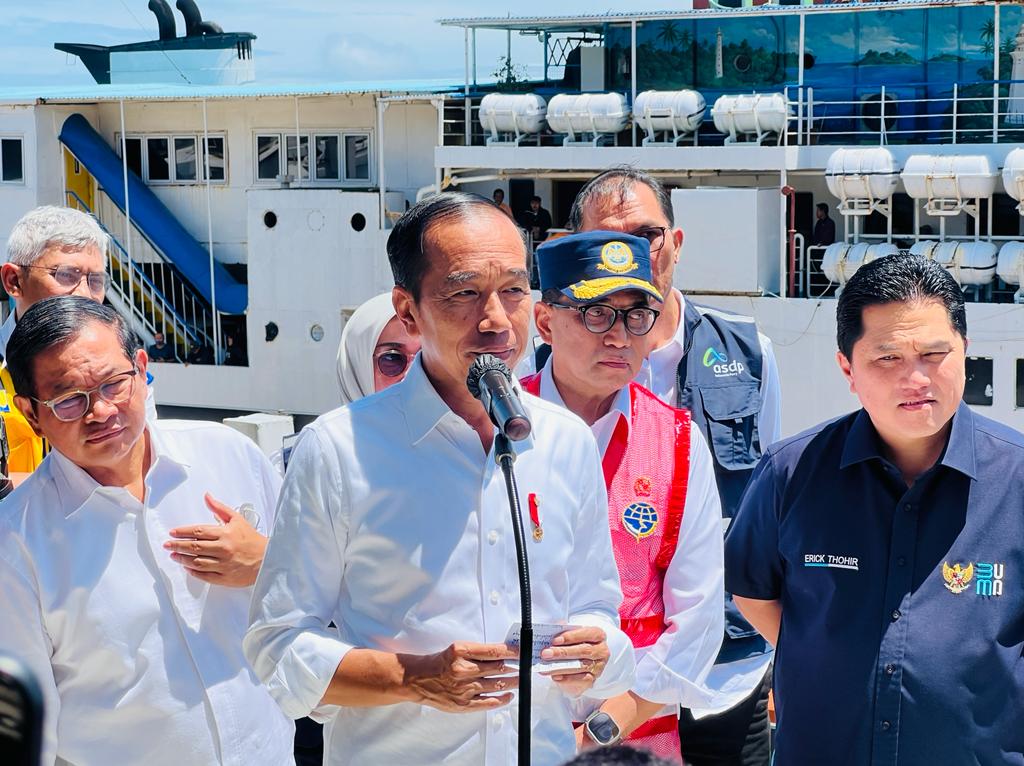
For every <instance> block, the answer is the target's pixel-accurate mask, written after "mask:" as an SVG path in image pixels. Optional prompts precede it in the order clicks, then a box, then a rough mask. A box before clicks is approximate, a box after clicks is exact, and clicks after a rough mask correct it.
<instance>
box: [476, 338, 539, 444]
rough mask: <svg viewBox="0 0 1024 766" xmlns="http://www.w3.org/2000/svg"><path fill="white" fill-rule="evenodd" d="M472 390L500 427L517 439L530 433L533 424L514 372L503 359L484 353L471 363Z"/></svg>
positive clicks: (523, 437) (513, 439) (505, 434)
mask: <svg viewBox="0 0 1024 766" xmlns="http://www.w3.org/2000/svg"><path fill="white" fill-rule="evenodd" d="M466 386H468V388H469V393H471V394H473V396H474V397H475V398H477V399H479V400H480V403H481V404H482V405H483V406H484V409H485V410H487V414H488V415H489V416H490V418H491V422H492V423H494V425H495V427H496V428H497V429H498V431H500V432H501V434H502V435H503V436H505V437H506V438H508V439H510V440H512V441H514V442H517V441H522V440H523V439H525V438H526V437H527V436H529V435H530V431H531V430H532V428H533V426H532V425H531V424H530V417H529V416H528V415H527V414H526V410H525V409H523V405H522V402H520V401H519V395H518V394H517V393H516V390H515V388H513V387H512V373H511V372H509V369H508V367H507V366H506V365H505V363H504V362H503V361H501V360H500V359H498V357H496V356H492V355H491V354H481V355H480V356H478V357H477V358H476V360H475V361H474V362H473V364H472V365H470V367H469V375H468V377H467V378H466Z"/></svg>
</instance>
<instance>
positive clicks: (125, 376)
mask: <svg viewBox="0 0 1024 766" xmlns="http://www.w3.org/2000/svg"><path fill="white" fill-rule="evenodd" d="M138 374H139V370H138V368H137V367H133V368H132V369H130V370H127V371H125V372H119V373H117V374H116V375H111V376H110V377H109V378H107V379H106V380H104V381H103V382H102V383H100V384H99V385H98V386H96V387H95V388H90V389H88V390H85V391H68V392H66V393H63V394H61V395H60V396H57V397H54V398H53V399H50V400H48V401H43V400H42V399H36V398H35V397H34V396H32V397H30V398H31V399H32V401H34V402H38V403H39V404H42V405H44V406H46V407H49V408H50V411H51V412H53V416H54V417H55V418H57V420H59V421H61V422H62V423H73V422H74V421H76V420H79V419H81V418H83V417H85V415H86V414H87V413H88V412H89V410H91V409H92V395H93V394H96V395H97V396H98V397H99V398H100V399H102V400H103V401H105V402H106V403H107V404H121V403H122V402H126V401H128V399H131V397H132V394H133V393H134V392H135V377H136V376H137V375H138Z"/></svg>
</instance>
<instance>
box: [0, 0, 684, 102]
mask: <svg viewBox="0 0 1024 766" xmlns="http://www.w3.org/2000/svg"><path fill="white" fill-rule="evenodd" d="M198 4H199V7H200V9H201V11H202V13H203V18H204V19H207V20H210V21H215V22H217V23H218V24H220V25H221V26H222V27H223V28H224V30H225V31H229V32H252V33H254V34H255V35H257V38H258V39H257V40H256V42H255V44H254V48H253V50H254V53H255V59H256V74H257V77H258V79H260V80H264V81H272V82H316V81H321V82H330V81H339V80H374V79H392V78H428V77H429V78H433V77H452V78H454V79H455V80H458V81H461V78H462V76H463V68H464V60H463V37H462V30H460V29H457V28H450V27H442V26H440V25H439V24H436V23H435V21H436V19H438V18H449V17H466V16H504V15H507V14H508V13H510V12H511V13H512V14H513V15H517V16H518V15H532V14H551V13H552V12H553V8H556V7H557V12H558V13H559V14H577V13H588V14H589V13H604V12H606V11H612V10H614V11H627V12H628V11H637V10H657V9H665V8H670V7H672V4H671V3H668V2H665V1H664V0H663V2H662V3H658V2H656V0H641V1H640V2H637V1H635V0H620V1H619V2H617V3H615V4H614V5H603V4H602V3H601V0H596V1H595V0H590V1H589V2H588V1H587V0H561V2H559V3H558V4H557V5H555V4H553V3H551V2H550V1H548V2H544V1H543V0H520V1H519V2H516V3H511V2H500V3H473V2H467V1H466V0H435V1H434V2H429V3H426V2H423V1H422V0H419V1H416V0H384V1H383V2H373V1H369V2H350V1H346V0H334V1H333V2H332V1H331V0H283V1H282V2H277V3H272V2H268V0H198ZM170 5H171V7H172V8H173V7H174V1H173V0H170ZM275 6H276V7H277V8H279V9H280V10H277V11H271V10H270V9H271V8H273V7H275ZM0 8H3V11H4V24H3V25H2V27H0V82H2V83H4V84H6V85H36V84H38V85H62V84H86V83H91V82H92V78H91V77H90V76H89V73H88V72H87V71H86V69H85V67H84V66H82V64H81V62H79V61H78V59H77V58H75V57H71V56H67V55H65V54H63V53H61V52H59V51H56V50H54V49H53V43H55V42H74V43H95V44H99V45H117V44H120V43H130V42H137V41H140V40H150V39H155V38H156V37H157V27H156V18H155V17H154V16H153V14H152V13H151V12H150V11H149V10H148V8H147V7H146V0H93V1H92V2H81V1H80V0H79V1H77V2H73V1H72V0H27V1H25V2H23V1H22V0H0ZM175 16H176V20H177V23H178V34H179V35H180V34H182V33H183V27H184V23H183V22H182V20H181V16H180V15H179V14H177V12H175ZM505 45H506V42H505V35H504V34H503V33H500V32H483V31H482V32H480V33H478V38H477V46H478V49H477V63H478V67H477V71H478V76H479V77H480V78H481V79H485V78H487V77H488V75H489V74H490V73H491V72H492V71H493V70H494V69H495V67H496V63H497V59H498V57H499V56H501V55H504V52H505ZM541 55H542V53H541V46H540V43H539V42H537V41H536V39H535V38H528V39H527V38H522V39H521V38H519V37H518V36H517V35H514V36H513V60H514V61H517V62H521V63H523V64H524V65H528V66H530V67H531V69H532V68H534V67H536V68H539V67H540V66H541V64H542V59H541Z"/></svg>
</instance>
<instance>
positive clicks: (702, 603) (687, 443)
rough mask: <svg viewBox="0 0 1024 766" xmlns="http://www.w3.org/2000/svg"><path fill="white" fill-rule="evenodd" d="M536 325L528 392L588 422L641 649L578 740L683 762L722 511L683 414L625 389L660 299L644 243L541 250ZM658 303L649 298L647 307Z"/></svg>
mask: <svg viewBox="0 0 1024 766" xmlns="http://www.w3.org/2000/svg"><path fill="white" fill-rule="evenodd" d="M537 258H538V265H539V270H540V285H541V290H542V292H543V296H542V302H540V303H538V304H536V306H535V307H534V317H535V319H536V324H537V330H538V332H539V333H540V335H541V336H542V337H543V339H544V340H545V341H546V342H548V343H549V344H550V345H551V356H550V358H549V359H548V361H547V363H546V365H545V366H544V368H543V369H542V370H541V371H540V372H539V373H538V374H536V375H533V376H531V377H528V378H526V379H525V380H524V381H523V385H524V388H525V389H526V390H527V391H529V392H531V393H533V394H535V395H538V396H540V397H541V398H543V399H546V400H548V401H549V402H552V403H555V404H559V405H562V406H564V407H566V408H567V409H569V410H571V411H573V412H574V413H575V414H576V415H578V416H580V417H581V418H582V419H583V420H584V421H586V422H587V424H589V425H590V427H591V429H592V431H593V434H594V436H595V438H596V439H597V442H598V447H599V449H600V450H601V453H602V460H603V468H604V477H605V484H606V488H607V490H608V513H609V516H608V520H609V525H610V528H611V534H612V545H613V548H614V551H615V558H616V563H617V564H618V567H619V574H620V577H621V581H622V590H623V594H624V600H623V603H622V608H621V609H620V613H619V615H620V618H621V621H622V629H623V630H624V631H625V632H626V634H627V635H629V637H630V639H631V640H632V641H633V644H634V647H635V648H636V652H637V675H636V683H635V684H634V686H633V687H632V689H631V690H630V691H628V692H626V693H624V694H621V695H619V696H617V697H613V698H612V699H609V700H606V701H604V702H603V704H601V705H600V707H599V708H596V707H595V704H591V705H590V706H589V707H584V708H583V709H581V710H579V711H578V712H579V718H580V719H581V720H585V725H584V726H583V727H581V728H580V729H579V731H578V739H579V740H580V744H581V746H583V747H587V746H594V745H595V744H596V745H605V746H607V745H610V744H613V743H614V742H615V741H617V740H618V739H620V738H622V737H626V738H628V740H629V742H630V743H631V744H634V745H636V746H639V747H643V748H646V749H649V750H652V751H653V752H655V753H656V754H658V755H660V756H662V757H667V758H670V759H671V760H672V761H673V762H674V763H681V758H682V756H681V754H680V742H679V728H678V710H679V706H680V705H682V706H699V705H706V704H707V703H708V700H709V699H710V694H711V693H710V692H709V690H708V689H707V688H706V686H705V684H704V681H705V678H706V676H707V674H708V672H709V671H710V669H711V667H712V665H713V663H714V659H715V656H716V655H717V653H718V650H719V646H720V644H721V636H722V631H723V621H724V617H723V614H722V609H721V601H722V598H723V568H722V533H721V508H720V504H719V499H718V492H717V489H716V485H715V478H714V468H713V465H712V460H711V453H710V451H709V449H708V447H707V443H706V442H705V440H704V437H703V435H702V434H701V433H700V430H699V429H691V427H690V415H689V412H687V411H686V410H677V409H674V408H672V407H669V406H668V405H666V404H663V403H662V402H661V401H660V400H659V399H658V398H657V397H656V396H655V395H654V394H652V393H651V392H650V391H648V390H647V389H645V388H643V387H642V386H640V385H638V384H636V383H633V382H632V381H633V379H634V378H635V377H636V375H637V372H638V371H639V370H640V367H641V365H642V364H643V360H644V358H645V357H646V355H647V353H648V350H649V341H648V337H649V336H648V333H649V332H650V330H651V329H652V327H653V326H654V323H655V322H656V321H657V319H658V314H659V310H658V308H656V307H655V306H657V307H660V306H661V301H662V295H661V293H660V292H659V291H658V289H657V288H656V287H655V286H654V285H653V283H652V278H651V261H650V246H649V244H648V242H647V240H646V239H643V238H641V237H635V236H632V235H628V234H621V233H615V232H607V231H594V232H587V233H585V234H575V235H571V236H568V237H563V238H562V239H559V240H556V241H554V242H552V243H550V244H546V245H543V246H542V247H540V248H539V249H538V251H537ZM652 304H654V305H652Z"/></svg>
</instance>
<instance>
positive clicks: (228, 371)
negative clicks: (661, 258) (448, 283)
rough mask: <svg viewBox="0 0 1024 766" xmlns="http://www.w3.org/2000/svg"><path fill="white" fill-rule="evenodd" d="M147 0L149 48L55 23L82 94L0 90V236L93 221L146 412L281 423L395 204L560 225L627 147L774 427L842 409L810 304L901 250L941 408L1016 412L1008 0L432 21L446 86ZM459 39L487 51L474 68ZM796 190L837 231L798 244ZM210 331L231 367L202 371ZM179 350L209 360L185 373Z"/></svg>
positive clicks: (316, 384) (318, 409)
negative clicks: (445, 196)
mask: <svg viewBox="0 0 1024 766" xmlns="http://www.w3.org/2000/svg"><path fill="white" fill-rule="evenodd" d="M149 7H150V10H151V11H152V12H153V15H154V17H155V22H156V23H155V26H156V30H155V31H156V33H157V35H158V36H157V38H156V39H153V40H147V41H142V42H138V43H132V44H127V45H121V46H110V47H104V46H96V45H92V44H89V43H76V42H72V43H67V42H57V43H56V46H55V47H56V48H57V49H58V50H61V51H64V52H65V53H67V54H68V55H69V56H76V57H78V58H79V59H80V60H81V65H82V66H85V67H86V68H87V69H88V71H89V72H90V74H92V76H93V78H94V79H95V81H96V82H95V84H91V85H86V86H68V87H59V86H57V87H55V86H48V87H39V88H32V87H23V86H21V87H17V88H12V87H0V149H2V152H0V200H2V202H3V204H2V205H0V230H4V231H7V230H9V229H10V226H11V225H12V224H13V223H14V222H15V221H16V220H17V218H18V217H20V216H21V215H22V214H23V213H24V212H26V211H27V210H29V209H31V208H32V207H34V206H36V205H40V204H65V205H71V206H75V207H78V208H80V209H82V210H87V211H88V212H90V213H92V214H93V215H95V216H96V217H97V219H98V220H99V221H100V223H101V224H102V225H103V226H104V227H105V228H106V230H107V231H108V232H109V233H110V235H111V241H112V244H111V248H110V253H109V255H110V258H109V266H108V268H109V269H110V273H111V277H112V288H111V291H110V294H109V296H108V297H109V300H110V302H111V303H112V304H113V305H115V306H116V307H117V308H118V309H119V310H120V311H122V312H123V313H124V314H125V315H126V316H130V317H131V318H132V322H133V324H134V325H135V327H136V329H137V330H138V331H139V333H140V334H141V335H142V336H143V338H145V339H147V343H148V342H149V340H151V339H152V336H153V335H154V333H156V332H162V333H163V334H164V335H165V336H166V337H167V339H168V342H170V343H171V344H172V345H173V347H174V349H175V354H176V355H177V358H178V360H179V361H180V362H182V363H181V364H167V363H164V364H161V365H158V366H154V374H155V377H156V384H155V392H156V397H157V402H158V405H160V407H161V411H162V412H170V413H177V412H180V411H184V410H187V411H188V412H190V413H197V412H198V413H200V414H203V413H205V415H206V416H208V417H223V416H226V415H232V414H236V415H237V414H240V413H246V412H262V413H285V414H287V415H291V416H293V417H294V418H295V419H296V421H297V423H298V424H301V423H302V422H304V421H305V420H308V419H309V418H311V417H314V416H316V415H318V414H320V413H322V412H324V411H327V410H329V409H332V408H334V407H335V406H337V404H338V401H339V399H338V392H337V383H336V377H335V372H334V364H335V354H336V350H337V347H338V343H339V340H340V336H341V331H342V328H343V326H344V323H345V321H346V320H347V318H348V317H349V316H351V313H352V312H353V311H354V310H355V308H356V307H357V306H358V305H359V304H360V303H362V302H363V301H364V300H366V299H368V298H370V297H371V296H373V295H375V294H378V293H380V292H383V291H385V290H388V289H390V287H391V286H392V284H393V282H392V279H391V273H390V269H389V266H388V262H387V257H386V250H385V243H386V241H387V237H388V234H389V232H390V229H391V227H392V226H393V224H394V222H395V221H396V220H397V219H398V218H399V217H401V215H402V214H403V213H404V211H405V210H407V209H408V208H409V207H410V206H411V205H412V204H415V203H416V202H417V201H419V200H422V199H424V198H426V197H428V196H430V195H432V194H436V193H438V192H439V191H443V190H450V189H460V190H464V191H470V192H476V193H479V194H482V195H485V196H488V197H489V196H491V193H492V192H493V190H494V189H498V188H500V189H502V190H503V191H504V192H505V199H506V201H508V202H509V203H510V205H511V207H512V209H513V210H514V211H519V210H523V209H525V208H526V207H527V206H528V204H529V200H530V198H531V197H532V196H534V195H537V196H540V197H541V198H542V200H543V202H544V206H545V207H546V208H547V209H549V210H550V212H551V215H552V219H553V222H554V227H555V228H554V229H552V232H551V234H550V235H553V236H557V234H558V233H559V232H560V231H561V230H564V229H565V224H566V221H567V218H568V214H569V209H570V207H571V204H572V201H573V199H574V198H575V196H576V193H577V192H578V191H579V189H580V188H581V186H582V185H583V183H584V182H585V181H586V180H587V179H588V178H590V177H592V176H593V175H595V174H596V173H598V172H600V171H601V170H603V169H605V168H608V167H612V166H618V165H629V166H633V167H636V168H640V169H643V170H645V171H647V172H649V173H651V174H653V175H655V176H656V177H658V178H659V179H660V180H661V181H662V182H663V183H664V184H665V185H666V187H667V188H669V189H670V190H671V199H672V204H673V211H674V214H675V219H676V225H677V226H679V227H680V228H682V229H683V231H684V234H685V241H684V245H683V249H682V254H681V258H680V262H679V264H678V267H677V272H676V275H675V282H676V285H677V286H678V287H679V288H680V289H681V290H682V291H683V292H684V294H685V295H686V296H687V298H688V299H692V300H694V301H697V302H700V303H703V304H706V305H711V306H716V307H719V308H722V309H725V310H729V311H735V312H739V313H742V314H747V315H752V316H754V317H755V318H756V319H757V321H758V324H759V326H760V328H761V330H762V332H764V333H765V334H767V335H768V336H769V337H770V338H771V339H772V342H773V346H774V349H775V353H776V357H777V359H778V365H779V371H780V376H781V388H782V395H783V401H782V411H783V433H784V434H787V435H788V434H792V433H796V432H797V431H799V430H801V429H803V428H805V427H808V426H810V425H813V424H814V423H817V422H819V421H821V420H824V419H827V418H830V417H833V416H836V415H839V414H842V413H844V412H848V411H850V410H852V409H855V408H856V407H857V406H858V403H857V400H856V398H855V397H854V396H853V395H852V394H851V393H850V392H849V390H848V386H847V384H846V382H845V380H844V379H843V377H842V375H841V373H840V371H839V369H838V367H837V365H836V363H835V353H836V341H835V305H836V296H837V294H839V293H840V292H841V290H842V289H843V285H844V283H845V282H846V281H847V280H848V279H849V277H850V276H851V275H852V274H853V273H855V272H856V270H857V268H859V267H860V266H861V265H863V264H864V263H867V262H870V261H871V260H874V259H876V258H879V257H882V256H884V255H887V254H890V253H895V252H902V251H910V252H915V253H919V254H921V255H924V256H926V257H928V258H932V259H934V260H936V261H938V262H940V263H941V264H942V265H943V266H944V267H946V268H947V269H948V270H949V271H950V273H951V274H953V276H954V277H955V278H956V279H957V281H958V282H959V283H960V284H961V285H962V286H963V288H964V292H965V294H966V296H967V300H968V305H967V316H968V328H969V340H970V344H969V348H968V354H969V358H968V360H967V386H966V391H965V395H964V397H965V400H966V401H967V402H968V404H970V405H971V406H972V407H974V408H976V409H977V410H978V411H979V412H982V413H984V414H986V415H988V416H989V417H993V418H995V419H997V420H1000V421H1002V422H1005V423H1008V424H1010V425H1012V426H1014V427H1017V428H1024V413H1022V408H1024V344H1022V343H1021V340H1022V339H1024V293H1022V289H1021V283H1022V278H1024V231H1022V227H1021V215H1022V204H1021V200H1022V199H1024V8H1022V7H1021V6H1020V5H1018V4H1016V3H1002V2H991V1H990V2H975V1H973V0H969V1H964V0H888V1H886V0H880V1H878V2H843V3H821V2H810V1H809V0H804V1H803V2H801V3H799V4H793V3H785V4H769V3H760V2H756V1H755V2H751V0H739V1H738V2H733V1H732V0H730V4H723V3H719V2H715V1H714V0H693V2H692V3H685V4H683V5H682V6H680V7H673V8H671V9H666V10H663V11H656V12H647V13H617V12H609V13H602V14H595V15H578V16H565V15H554V16H536V17H516V16H503V17H466V18H447V19H441V20H439V22H438V23H439V24H441V25H444V26H446V27H452V28H456V29H460V30H462V32H463V37H464V40H465V52H464V53H465V55H464V60H465V73H464V77H462V78H461V81H454V82H453V81H451V80H429V81H427V80H404V81H388V82H361V81H356V80H348V81H341V82H323V83H316V84H309V83H300V84H295V85H287V84H264V83H261V82H260V80H259V79H258V78H257V77H256V73H255V72H256V61H257V59H258V55H259V49H258V44H257V41H258V36H257V35H256V34H253V33H251V32H239V33H225V32H224V31H223V30H222V28H221V27H220V26H219V25H217V24H215V23H212V22H209V21H204V20H203V19H202V15H201V12H200V10H199V8H198V7H197V6H196V4H195V3H194V2H192V0H178V3H177V9H178V11H179V12H180V14H181V16H182V18H183V20H184V30H183V34H180V35H179V34H178V29H177V26H176V23H175V21H176V17H175V16H174V14H173V12H172V9H171V8H170V7H169V5H168V4H167V3H166V2H165V1H164V0H151V2H150V3H149ZM257 31H258V30H257ZM480 32H486V33H488V34H490V35H493V34H494V33H503V34H504V35H505V36H506V38H507V39H508V41H509V46H508V51H509V53H508V55H507V56H505V57H503V58H502V59H501V60H500V61H499V66H498V68H497V70H496V71H493V72H492V71H491V70H492V69H493V67H494V64H493V62H491V61H478V48H477V34H478V33H480ZM513 36H515V38H516V39H517V40H518V41H519V43H518V44H517V46H516V50H517V51H520V50H523V49H524V41H526V42H527V43H529V46H528V47H529V48H530V49H531V50H532V51H533V53H532V54H522V56H523V60H522V61H513V59H512V56H511V50H512V46H511V40H512V39H513ZM517 55H520V54H517ZM527 64H529V65H530V66H527ZM484 72H487V74H483V73H484ZM819 203H825V204H826V205H827V207H828V209H829V210H830V215H831V216H832V217H833V219H834V220H835V223H836V240H835V241H834V242H832V243H828V244H818V245H816V244H815V243H814V242H813V239H812V237H813V229H814V223H815V213H814V211H815V207H816V205H817V204H819ZM534 244H536V243H534ZM229 343H230V344H231V345H232V346H233V347H234V353H233V358H234V360H235V361H238V360H239V359H241V360H242V362H243V364H241V365H238V364H224V363H223V362H224V361H225V360H226V359H227V354H226V349H227V346H228V344H229ZM197 349H199V350H202V349H206V350H208V351H209V357H208V358H209V359H212V361H213V363H212V364H197V363H190V364H186V363H185V362H187V361H188V360H189V359H190V358H191V359H193V360H195V359H198V358H199V357H198V356H196V355H195V352H196V350H197ZM239 349H240V350H241V352H242V353H241V355H239V354H238V350H239Z"/></svg>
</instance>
